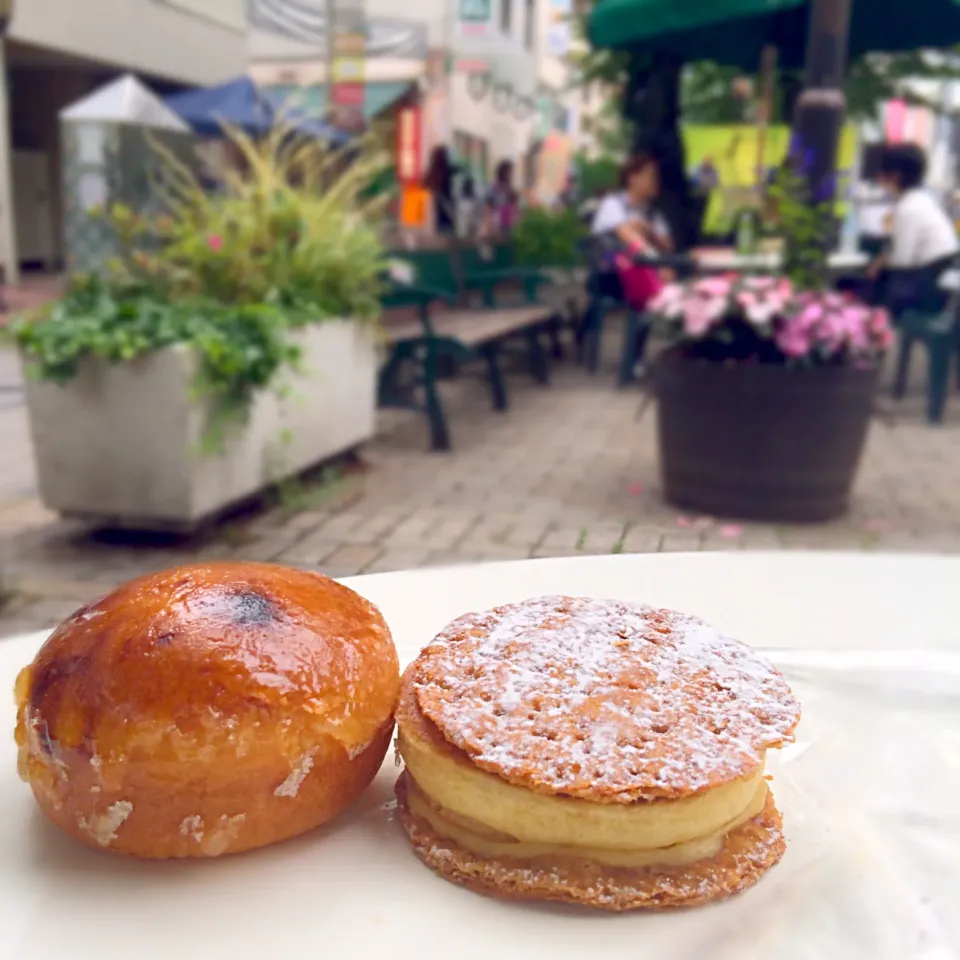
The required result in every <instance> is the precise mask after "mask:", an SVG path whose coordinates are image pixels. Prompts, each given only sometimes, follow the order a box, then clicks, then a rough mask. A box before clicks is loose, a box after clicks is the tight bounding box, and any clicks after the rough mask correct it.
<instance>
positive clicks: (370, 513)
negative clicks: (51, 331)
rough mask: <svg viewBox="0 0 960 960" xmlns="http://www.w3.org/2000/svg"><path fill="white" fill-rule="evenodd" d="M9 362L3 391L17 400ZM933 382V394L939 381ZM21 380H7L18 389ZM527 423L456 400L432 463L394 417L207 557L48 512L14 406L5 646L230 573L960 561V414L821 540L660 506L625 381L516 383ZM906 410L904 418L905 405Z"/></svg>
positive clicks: (1, 437)
mask: <svg viewBox="0 0 960 960" xmlns="http://www.w3.org/2000/svg"><path fill="white" fill-rule="evenodd" d="M8 361H9V358H4V357H3V355H2V354H0V384H3V383H7V382H15V371H14V370H13V368H12V366H11V365H10V364H9V362H8ZM921 374H922V371H921V370H920V368H919V366H918V369H917V370H916V372H915V380H916V381H917V387H918V388H919V386H920V381H921V380H922V376H921ZM5 378H6V379H5ZM511 388H512V389H511V401H512V405H511V409H510V410H509V411H507V412H506V413H504V414H497V413H494V412H493V411H491V410H490V408H489V403H488V400H487V396H486V394H485V392H484V390H483V386H482V384H480V383H479V382H475V381H472V380H464V381H462V382H459V383H456V384H453V385H451V386H450V388H449V389H448V397H449V404H448V412H449V416H450V423H451V427H452V430H453V440H454V445H455V451H454V452H453V453H452V454H445V455H444V454H431V453H428V452H426V432H425V429H424V424H423V422H422V420H421V419H420V418H418V417H415V416H412V415H409V416H408V415H406V414H404V415H391V416H385V417H384V418H383V419H382V421H381V429H380V433H379V436H378V438H377V439H376V441H375V442H373V443H372V444H370V446H369V447H368V448H367V450H366V451H365V452H364V461H365V463H366V466H367V468H366V469H364V470H361V471H353V472H347V473H344V474H343V475H341V476H340V477H338V478H337V479H336V480H335V481H333V482H330V480H329V476H328V480H327V482H325V483H322V484H312V485H311V484H304V485H302V486H298V487H295V488H293V490H292V491H289V490H288V491H287V492H286V494H285V496H283V497H281V498H280V502H279V503H277V504H275V505H274V506H272V507H263V508H261V509H259V510H256V511H252V512H248V513H247V514H245V515H243V516H239V517H235V518H233V519H230V520H227V521H225V522H223V523H222V524H220V525H219V526H218V528H217V530H216V531H215V532H214V533H212V534H209V535H206V536H202V537H196V538H193V539H190V540H182V539H181V540H171V539H162V538H143V537H141V538H138V539H137V538H131V537H129V536H127V537H120V536H118V535H113V536H108V535H105V534H100V535H92V534H90V533H89V532H87V531H85V530H84V529H83V528H81V527H78V526H77V525H76V524H73V523H69V522H65V521H61V520H58V519H57V518H56V517H54V516H53V515H51V514H49V513H48V512H47V511H46V510H44V508H43V507H42V506H41V505H40V503H39V501H38V500H37V499H36V498H35V497H34V496H33V495H32V493H31V490H32V486H33V478H32V466H31V465H30V453H29V441H28V433H27V429H26V425H25V412H24V410H23V408H22V406H21V405H20V404H19V403H13V402H11V403H10V404H9V405H8V406H7V407H4V406H3V399H2V397H3V394H2V392H0V451H2V460H0V463H2V466H0V538H3V541H5V546H6V578H7V584H8V586H7V592H8V599H7V602H6V606H5V607H4V609H3V610H2V611H0V636H2V635H7V634H11V633H14V632H18V631H22V630H28V629H37V628H41V627H45V626H49V625H52V624H54V623H56V622H57V621H58V620H60V619H62V618H63V617H64V616H66V615H67V614H68V613H69V612H70V611H71V610H72V609H74V608H75V607H76V606H78V605H79V604H80V603H82V602H84V601H87V600H90V599H93V598H94V597H95V596H97V595H99V594H100V593H103V592H105V591H106V590H108V589H109V588H111V587H112V586H114V585H116V584H117V583H119V582H120V581H122V580H124V579H126V578H128V577H131V576H134V575H137V574H140V573H143V572H146V571H149V570H155V569H161V568H163V567H166V566H170V565H174V564H178V563H182V562H186V561H191V560H197V559H204V558H216V557H237V558H244V559H251V560H270V561H278V562H281V563H287V564H294V565H301V566H305V567H312V568H316V569H320V570H323V571H324V572H326V573H329V574H331V575H334V576H347V575H351V574H357V573H361V572H375V571H388V570H396V569H401V568H410V567H421V566H426V565H443V564H451V563H463V562H475V561H492V560H512V559H520V558H524V557H545V556H561V555H585V554H599V553H633V552H656V551H661V552H666V551H696V550H745V549H747V550H749V549H754V550H757V549H760V550H763V549H853V550H880V549H884V550H908V551H924V552H951V553H952V552H960V484H958V483H957V478H958V476H960V401H954V402H953V406H952V409H951V410H950V412H949V418H948V422H947V424H946V425H944V426H942V427H940V428H931V427H928V426H927V425H926V424H924V423H923V420H922V398H921V397H920V396H912V397H910V398H908V400H907V401H906V402H905V403H904V404H902V405H901V406H899V407H898V408H897V411H898V412H897V415H896V421H895V422H893V423H892V424H891V423H887V422H883V421H878V422H877V423H876V424H875V425H874V427H873V429H872V432H871V436H870V441H869V446H868V450H867V453H866V457H865V461H864V463H863V467H862V470H861V473H860V477H859V482H858V486H857V490H856V499H855V504H854V507H853V510H852V512H851V513H850V515H849V516H848V517H846V518H844V519H843V520H842V521H839V522H837V523H831V524H826V525H821V526H810V527H782V526H773V525H753V524H737V523H732V522H727V521H725V520H724V519H723V518H707V517H696V516H687V515H682V514H679V513H678V512H676V511H674V510H671V509H670V508H668V507H667V506H665V505H664V504H663V502H662V501H661V498H660V492H659V489H658V484H659V480H658V476H657V461H656V452H655V437H654V425H653V417H652V416H651V415H650V414H648V415H646V416H644V417H643V418H642V419H638V410H639V408H640V403H641V396H640V394H639V393H638V392H637V391H633V390H628V391H618V390H616V389H615V388H614V387H613V372H612V370H609V369H608V370H606V371H605V372H603V373H602V374H601V375H600V376H597V377H590V376H588V375H587V374H585V373H584V372H582V371H581V370H579V369H575V368H573V367H572V366H571V365H570V364H561V365H559V366H558V367H557V369H556V370H555V377H554V382H553V384H552V385H551V387H549V388H547V389H543V388H538V387H535V386H533V385H528V384H527V383H526V382H525V380H523V379H519V378H514V379H513V380H512V381H511ZM891 406H892V405H891Z"/></svg>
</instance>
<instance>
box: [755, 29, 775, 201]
mask: <svg viewBox="0 0 960 960" xmlns="http://www.w3.org/2000/svg"><path fill="white" fill-rule="evenodd" d="M776 72H777V48H776V47H764V48H763V55H762V57H761V60H760V99H759V101H758V103H757V195H758V196H759V197H760V198H761V199H762V198H763V195H764V189H765V187H766V182H767V174H766V169H767V131H768V129H769V128H770V124H771V123H772V121H773V95H774V84H775V83H776V79H777V78H776Z"/></svg>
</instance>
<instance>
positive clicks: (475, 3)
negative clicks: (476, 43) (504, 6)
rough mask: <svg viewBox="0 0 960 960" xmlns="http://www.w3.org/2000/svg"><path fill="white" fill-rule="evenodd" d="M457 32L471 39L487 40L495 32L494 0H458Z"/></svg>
mask: <svg viewBox="0 0 960 960" xmlns="http://www.w3.org/2000/svg"><path fill="white" fill-rule="evenodd" d="M457 32H458V33H459V34H460V36H461V37H468V38H470V39H471V40H487V39H489V38H490V36H491V34H492V33H493V0H458V5H457Z"/></svg>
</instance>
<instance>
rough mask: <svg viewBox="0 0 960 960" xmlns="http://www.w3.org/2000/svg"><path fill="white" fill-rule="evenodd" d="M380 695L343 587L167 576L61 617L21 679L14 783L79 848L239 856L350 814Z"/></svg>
mask: <svg viewBox="0 0 960 960" xmlns="http://www.w3.org/2000/svg"><path fill="white" fill-rule="evenodd" d="M398 690H399V667H398V662H397V654H396V650H395V648H394V645H393V641H392V639H391V636H390V631H389V629H388V628H387V625H386V623H385V622H384V620H383V617H382V616H381V615H380V612H379V611H378V610H377V609H376V607H374V606H373V604H371V603H369V602H368V601H366V600H364V599H363V598H362V597H360V596H359V595H358V594H356V593H354V592H353V591H352V590H350V589H348V588H347V587H344V586H342V585H340V584H338V583H336V582H335V581H333V580H329V579H328V578H326V577H323V576H321V575H320V574H317V573H310V572H306V571H302V570H294V569H287V568H284V567H279V566H273V565H268V564H256V563H215V564H205V565H197V566H189V567H182V568H179V569H176V570H170V571H166V572H164V573H159V574H154V575H150V576H146V577H142V578H140V579H138V580H133V581H131V582H130V583H127V584H125V585H124V586H122V587H120V588H119V589H117V590H116V591H114V592H113V593H111V594H110V595H108V596H107V597H104V598H103V599H102V600H99V601H98V602H97V603H94V604H92V605H90V606H88V607H84V608H83V609H81V610H79V611H77V613H75V614H74V615H73V616H72V617H71V618H70V619H69V620H67V621H66V622H65V623H64V624H63V625H62V626H61V627H60V628H59V629H58V630H57V631H56V632H55V633H54V634H53V635H52V636H51V637H50V639H49V640H48V641H47V642H46V643H45V644H44V646H43V647H42V649H41V650H40V652H39V653H38V654H37V656H36V659H35V660H34V662H33V664H32V665H30V666H28V667H26V668H25V669H24V670H23V671H22V672H21V675H20V677H19V678H18V680H17V690H16V695H17V704H18V716H17V731H16V737H17V743H18V744H19V746H20V757H19V766H20V773H21V776H22V777H23V779H25V780H26V781H27V782H29V783H30V786H31V788H32V790H33V793H34V796H35V797H36V798H37V801H38V803H39V804H40V807H41V809H42V810H43V811H44V813H46V814H47V816H48V817H50V819H52V820H53V821H54V822H55V823H56V824H58V825H59V826H60V827H62V828H63V829H64V830H65V831H66V832H67V833H69V834H70V835H71V836H73V837H76V838H77V839H78V840H81V841H82V842H84V843H86V844H89V845H91V846H98V847H100V848H103V849H108V850H111V851H113V852H116V853H124V854H130V855H134V856H140V857H150V858H166V857H204V856H219V855H221V854H226V853H239V852H241V851H243V850H250V849H253V848H255V847H261V846H265V845H266V844H270V843H275V842H277V841H280V840H284V839H287V838H288V837H293V836H296V835H297V834H300V833H303V832H304V831H306V830H310V829H312V828H313V827H316V826H319V825H320V824H322V823H324V822H326V821H327V820H329V819H330V818H331V817H334V816H336V814H338V813H340V812H341V811H342V810H343V809H344V808H345V807H347V806H348V805H349V804H350V803H352V802H353V801H354V800H355V799H356V798H357V796H358V795H359V794H360V793H361V792H362V791H363V790H364V788H365V787H366V786H367V785H368V784H369V783H370V781H371V780H372V779H373V777H374V776H375V774H376V772H377V770H378V769H379V767H380V765H381V763H382V761H383V757H384V755H385V753H386V750H387V748H388V746H389V742H390V737H391V734H392V731H393V709H394V706H395V704H396V701H397V694H398Z"/></svg>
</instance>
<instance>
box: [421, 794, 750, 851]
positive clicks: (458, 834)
mask: <svg viewBox="0 0 960 960" xmlns="http://www.w3.org/2000/svg"><path fill="white" fill-rule="evenodd" d="M766 800H767V784H766V782H765V781H763V780H761V781H760V783H759V785H758V786H757V788H756V790H755V793H754V797H753V799H752V800H751V801H750V803H749V805H748V806H747V808H746V809H745V810H743V811H742V812H741V813H740V814H739V815H738V816H736V817H734V818H733V819H732V820H731V821H730V822H729V823H727V824H725V825H724V826H723V827H721V828H720V829H719V830H715V831H713V832H712V833H710V834H709V835H707V836H703V837H698V838H696V839H693V840H687V841H685V842H683V843H677V844H674V845H672V846H668V847H660V848H655V849H633V848H629V847H624V848H623V849H620V850H612V849H610V848H608V847H590V846H577V845H573V844H564V843H525V842H523V841H516V840H514V841H510V840H505V839H493V838H492V837H491V834H490V831H488V830H486V829H485V828H484V825H483V824H476V825H475V826H474V825H470V824H468V823H467V822H466V821H465V819H464V818H461V817H456V816H454V817H451V816H450V815H449V814H448V812H447V811H446V810H444V809H442V808H438V807H437V806H435V805H434V804H433V803H431V802H430V800H429V799H428V798H427V797H426V796H425V795H424V793H423V791H422V790H421V789H420V787H419V786H418V785H417V784H416V782H415V781H414V780H413V778H412V777H410V776H408V777H407V804H408V806H409V808H410V811H411V812H412V813H414V814H416V815H417V816H418V817H422V818H423V819H424V820H426V821H427V823H429V824H430V826H431V827H432V828H433V829H434V831H436V832H437V833H438V834H440V835H441V836H442V837H446V838H447V839H450V840H453V841H454V842H455V843H457V844H459V845H460V846H461V847H463V848H464V849H465V850H469V851H470V852H471V853H475V854H477V856H481V857H485V858H487V859H490V860H505V859H511V860H525V861H529V860H535V859H538V858H549V859H554V860H555V859H557V858H561V857H562V858H575V859H579V860H588V861H590V862H592V863H598V864H602V865H603V866H609V867H628V868H640V867H651V866H661V867H662V866H682V865H684V864H689V863H696V862H697V861H698V860H705V859H708V858H709V857H713V856H716V855H717V854H718V853H719V852H720V849H721V848H722V847H723V841H724V838H725V837H726V835H727V834H728V833H729V832H730V831H731V830H734V829H736V828H737V827H739V826H741V825H742V824H744V823H746V822H747V821H748V820H752V819H753V818H754V817H756V816H759V814H760V812H761V810H763V807H764V804H765V803H766Z"/></svg>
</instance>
